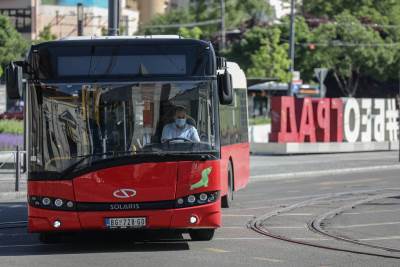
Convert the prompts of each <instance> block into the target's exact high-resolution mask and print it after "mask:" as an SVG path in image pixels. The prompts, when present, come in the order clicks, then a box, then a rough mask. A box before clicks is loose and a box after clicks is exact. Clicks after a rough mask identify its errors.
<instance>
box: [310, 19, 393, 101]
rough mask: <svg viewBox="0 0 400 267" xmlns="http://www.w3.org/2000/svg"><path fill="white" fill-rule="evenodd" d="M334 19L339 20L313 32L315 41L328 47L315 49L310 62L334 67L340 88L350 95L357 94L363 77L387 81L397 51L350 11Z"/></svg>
mask: <svg viewBox="0 0 400 267" xmlns="http://www.w3.org/2000/svg"><path fill="white" fill-rule="evenodd" d="M335 20H336V22H337V23H335V24H333V23H329V24H323V25H321V26H320V27H318V28H317V29H316V30H315V31H314V32H313V37H312V38H313V39H314V40H313V41H314V42H318V43H321V44H322V45H324V44H326V46H325V47H324V46H322V47H320V48H317V49H316V50H315V51H313V55H312V56H310V57H309V64H312V65H314V66H325V67H328V68H329V69H331V70H332V72H333V76H334V77H335V79H336V81H337V83H338V86H339V88H340V89H341V90H342V92H343V93H344V94H345V95H348V96H354V95H355V93H356V91H357V88H358V83H359V79H360V77H361V76H368V77H370V78H374V79H376V80H386V79H387V78H388V77H387V73H385V70H386V69H387V68H388V67H389V66H390V64H391V63H393V60H394V54H393V52H392V50H390V49H389V50H388V49H387V48H386V47H384V46H383V44H385V42H384V40H383V39H382V38H381V37H380V35H379V33H378V32H376V31H374V30H373V29H371V28H370V27H365V26H363V25H362V24H361V23H360V22H359V20H357V18H355V17H354V16H352V15H351V14H350V13H349V12H343V13H341V14H340V15H338V16H336V17H335ZM349 25H350V26H349ZM329 44H333V45H332V46H329ZM370 44H373V45H370Z"/></svg>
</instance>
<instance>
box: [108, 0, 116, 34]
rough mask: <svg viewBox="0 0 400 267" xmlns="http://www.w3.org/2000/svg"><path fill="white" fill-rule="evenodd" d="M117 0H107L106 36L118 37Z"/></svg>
mask: <svg viewBox="0 0 400 267" xmlns="http://www.w3.org/2000/svg"><path fill="white" fill-rule="evenodd" d="M118 28H119V0H108V35H110V36H115V35H118Z"/></svg>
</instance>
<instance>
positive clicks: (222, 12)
mask: <svg viewBox="0 0 400 267" xmlns="http://www.w3.org/2000/svg"><path fill="white" fill-rule="evenodd" d="M225 43H226V37H225V0H221V42H220V45H219V51H222V50H224V49H225Z"/></svg>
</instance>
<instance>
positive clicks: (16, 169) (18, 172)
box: [15, 146, 21, 192]
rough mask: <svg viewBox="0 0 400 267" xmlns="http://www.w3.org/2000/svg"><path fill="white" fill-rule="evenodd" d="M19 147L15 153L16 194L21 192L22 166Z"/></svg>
mask: <svg viewBox="0 0 400 267" xmlns="http://www.w3.org/2000/svg"><path fill="white" fill-rule="evenodd" d="M19 162H20V160H19V146H17V149H16V151H15V192H18V191H19V176H20V169H21V166H20V165H19Z"/></svg>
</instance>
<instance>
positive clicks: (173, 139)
mask: <svg viewBox="0 0 400 267" xmlns="http://www.w3.org/2000/svg"><path fill="white" fill-rule="evenodd" d="M173 141H184V142H189V143H193V141H192V140H190V139H187V138H185V137H175V138H171V139H167V140H166V141H165V142H164V143H168V144H169V143H171V142H173Z"/></svg>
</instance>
